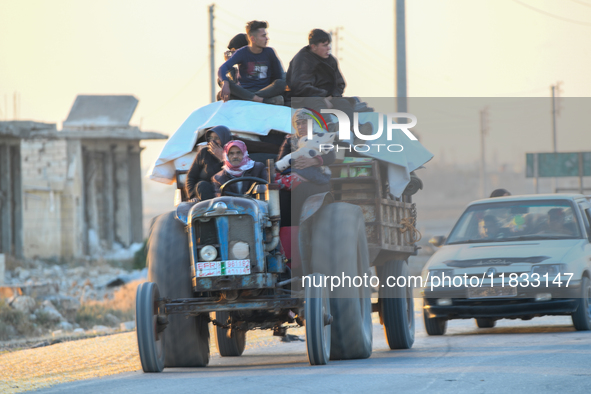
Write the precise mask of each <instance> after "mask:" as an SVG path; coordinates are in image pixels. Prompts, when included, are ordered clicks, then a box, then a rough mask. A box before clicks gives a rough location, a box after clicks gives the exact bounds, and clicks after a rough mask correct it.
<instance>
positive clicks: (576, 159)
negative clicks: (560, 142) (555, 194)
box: [525, 152, 591, 178]
mask: <svg viewBox="0 0 591 394" xmlns="http://www.w3.org/2000/svg"><path fill="white" fill-rule="evenodd" d="M536 156H537V158H536ZM525 162H526V172H525V176H526V177H527V178H535V177H539V178H559V177H568V176H575V177H581V176H591V152H564V153H526V158H525ZM536 162H537V173H536V166H535V163H536ZM581 162H582V163H581ZM581 164H582V165H581Z"/></svg>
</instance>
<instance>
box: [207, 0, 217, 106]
mask: <svg viewBox="0 0 591 394" xmlns="http://www.w3.org/2000/svg"><path fill="white" fill-rule="evenodd" d="M214 7H215V4H212V5H210V6H209V7H208V8H209V70H210V72H211V77H210V78H211V81H210V82H211V102H212V103H213V102H214V101H215V79H216V78H215V57H214V50H215V40H214V38H213V18H214V16H213V8H214Z"/></svg>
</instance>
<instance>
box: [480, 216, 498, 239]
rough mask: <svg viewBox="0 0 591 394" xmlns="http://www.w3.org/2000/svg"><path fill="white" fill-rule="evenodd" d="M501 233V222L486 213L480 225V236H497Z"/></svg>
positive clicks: (488, 237) (484, 237)
mask: <svg viewBox="0 0 591 394" xmlns="http://www.w3.org/2000/svg"><path fill="white" fill-rule="evenodd" d="M498 233H499V222H498V221H497V218H495V217H494V216H493V215H486V216H485V217H484V218H483V220H482V224H481V227H480V237H481V238H483V239H491V238H495V237H496V236H497V234H498Z"/></svg>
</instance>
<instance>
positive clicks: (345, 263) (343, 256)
mask: <svg viewBox="0 0 591 394" xmlns="http://www.w3.org/2000/svg"><path fill="white" fill-rule="evenodd" d="M311 244H312V267H311V272H319V273H322V274H324V275H327V276H335V277H337V276H338V277H346V276H348V277H350V278H351V279H353V278H355V277H358V278H362V277H363V275H364V274H369V273H370V271H369V252H368V248H367V238H366V233H365V221H364V219H363V213H362V212H361V208H359V207H358V206H356V205H352V204H347V203H342V202H338V203H333V204H329V205H326V206H324V207H323V208H322V209H320V211H318V212H317V213H316V214H315V215H314V228H313V231H312V236H311ZM329 283H330V282H329ZM330 297H331V299H330V310H331V314H332V316H333V323H332V329H331V347H330V359H331V360H346V359H362V358H368V357H369V356H370V355H371V351H372V342H373V327H372V321H371V298H370V291H369V286H368V287H367V288H365V287H364V286H360V287H355V286H350V285H347V286H343V287H335V288H334V289H333V290H332V292H331V293H330Z"/></svg>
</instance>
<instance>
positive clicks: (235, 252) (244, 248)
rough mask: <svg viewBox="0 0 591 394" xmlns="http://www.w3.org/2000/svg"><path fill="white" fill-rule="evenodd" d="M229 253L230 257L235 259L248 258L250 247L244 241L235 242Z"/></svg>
mask: <svg viewBox="0 0 591 394" xmlns="http://www.w3.org/2000/svg"><path fill="white" fill-rule="evenodd" d="M230 253H231V254H232V257H233V258H234V259H236V260H245V259H247V258H248V255H249V254H250V248H249V247H248V244H247V243H246V242H241V241H238V242H235V243H234V245H232V247H231V248H230Z"/></svg>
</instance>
